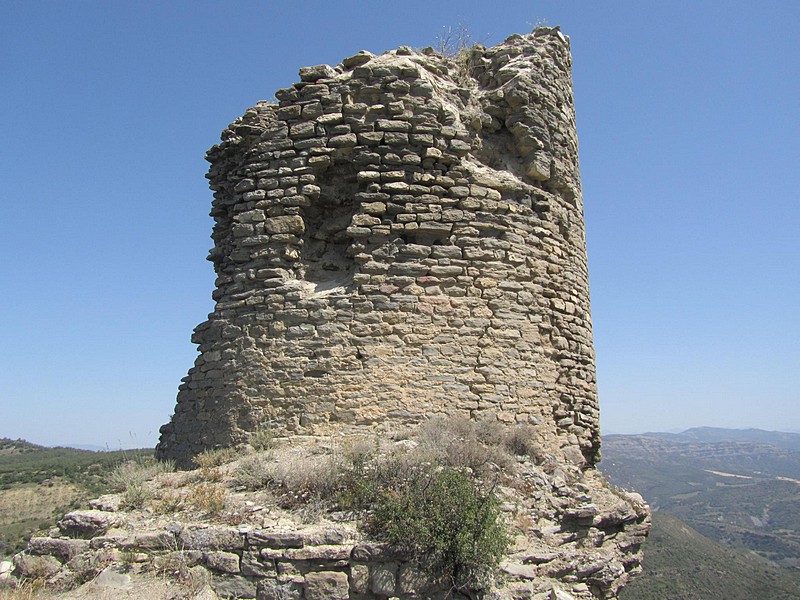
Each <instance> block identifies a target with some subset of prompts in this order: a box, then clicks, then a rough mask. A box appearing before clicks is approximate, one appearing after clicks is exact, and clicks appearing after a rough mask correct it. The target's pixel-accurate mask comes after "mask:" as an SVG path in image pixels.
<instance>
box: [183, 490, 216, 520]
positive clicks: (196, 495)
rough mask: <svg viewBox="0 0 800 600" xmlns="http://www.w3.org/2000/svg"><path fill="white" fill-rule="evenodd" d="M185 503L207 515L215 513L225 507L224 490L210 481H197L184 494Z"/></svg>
mask: <svg viewBox="0 0 800 600" xmlns="http://www.w3.org/2000/svg"><path fill="white" fill-rule="evenodd" d="M186 504H187V505H188V506H189V507H191V508H193V509H195V510H198V511H200V512H203V513H206V514H208V515H217V514H219V513H220V512H222V509H224V508H225V490H224V489H223V488H222V487H219V486H216V485H214V484H211V483H198V484H195V485H194V486H192V488H191V489H190V490H189V493H188V494H187V495H186Z"/></svg>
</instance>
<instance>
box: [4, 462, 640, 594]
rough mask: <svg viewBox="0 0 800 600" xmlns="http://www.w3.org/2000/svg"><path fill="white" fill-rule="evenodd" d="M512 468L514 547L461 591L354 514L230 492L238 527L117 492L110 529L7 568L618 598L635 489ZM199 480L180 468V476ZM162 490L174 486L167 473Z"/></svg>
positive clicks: (288, 586)
mask: <svg viewBox="0 0 800 600" xmlns="http://www.w3.org/2000/svg"><path fill="white" fill-rule="evenodd" d="M231 468H235V467H231ZM514 473H515V474H514V475H513V476H509V477H506V478H504V479H503V480H502V482H501V485H498V487H497V492H498V495H499V497H500V499H501V501H502V502H503V511H504V519H505V521H506V522H507V524H508V525H509V527H510V528H511V531H512V532H513V534H514V540H513V544H512V547H511V548H510V551H509V554H508V555H507V556H506V558H505V559H504V560H503V561H502V563H501V564H500V568H499V572H498V573H497V574H496V576H495V580H494V586H493V588H492V589H491V590H473V591H472V592H469V595H467V594H468V592H467V591H466V590H461V591H458V590H453V589H451V587H450V585H449V584H445V583H443V582H437V581H433V580H431V579H430V578H429V577H428V576H426V574H425V572H424V571H423V570H422V569H421V567H420V565H419V564H418V562H417V557H413V556H404V555H402V554H399V553H398V552H397V551H396V550H394V549H392V548H391V547H389V546H387V545H386V544H382V543H375V542H374V541H371V540H369V539H366V538H364V537H363V535H362V534H361V533H360V532H359V530H358V528H357V520H356V518H355V515H349V516H348V515H344V514H338V513H337V514H334V513H326V514H324V515H322V517H321V518H320V519H319V520H318V521H316V522H315V523H313V524H307V523H303V521H302V516H301V515H300V514H299V513H297V512H287V511H282V510H281V509H278V508H277V507H274V506H273V507H262V506H257V505H258V501H259V498H258V497H257V494H256V493H255V492H239V493H238V494H237V502H238V503H239V505H240V506H244V507H249V509H250V510H249V511H248V512H247V513H246V515H245V516H239V517H238V520H237V524H235V525H230V524H226V523H225V522H224V520H221V519H220V518H211V517H208V516H205V517H204V516H202V515H199V514H184V513H180V514H179V515H176V516H171V515H156V514H154V513H153V511H152V510H150V509H139V510H123V509H116V508H114V507H115V506H119V504H120V503H119V496H106V497H103V498H101V499H100V501H99V502H95V504H96V505H102V506H106V507H107V510H106V511H104V512H106V513H107V517H108V518H107V519H104V520H102V522H103V523H104V524H108V525H109V527H108V528H99V529H95V530H94V531H93V533H92V535H91V536H90V537H89V538H88V539H84V538H83V537H80V536H83V535H85V533H86V530H80V529H75V528H74V527H70V526H65V523H67V522H68V520H67V519H64V520H62V521H61V522H60V523H59V526H58V527H56V528H53V529H52V530H50V531H49V532H47V533H46V534H44V535H40V536H37V537H34V538H32V539H31V540H30V542H29V544H28V547H27V549H26V551H25V552H23V553H20V554H18V555H16V556H15V557H14V567H15V570H14V574H13V575H14V577H15V578H18V579H23V578H26V577H29V578H32V577H44V578H45V579H46V580H47V581H48V583H49V584H50V585H51V586H54V587H56V588H59V587H60V588H62V589H65V588H69V587H70V586H71V585H73V584H75V583H80V582H81V581H82V580H84V579H85V577H86V573H87V572H89V573H90V574H94V573H98V572H99V573H101V574H102V579H101V580H100V581H98V580H97V579H95V580H94V581H92V582H90V583H89V584H85V586H90V587H91V588H92V589H94V588H98V587H108V586H110V585H112V584H113V585H118V586H127V588H131V587H132V588H133V589H135V586H136V584H135V582H136V579H135V578H136V577H137V576H138V575H141V574H146V573H163V574H166V575H167V576H169V577H173V578H175V579H183V580H184V581H187V582H189V583H190V586H189V587H190V588H194V589H196V590H197V591H196V593H195V595H193V596H192V595H189V596H186V597H193V598H198V597H200V598H208V599H213V598H257V599H258V600H278V599H280V600H287V599H298V600H299V599H301V598H305V599H306V600H315V599H316V600H347V599H350V600H387V599H389V598H394V599H399V600H413V599H423V598H428V599H431V600H445V598H447V599H453V600H457V599H459V598H462V599H466V598H487V599H493V600H523V599H524V600H529V599H531V598H538V599H545V598H547V599H550V598H558V599H573V600H582V599H587V600H588V599H597V598H603V599H613V598H616V597H617V592H618V591H619V589H620V588H621V586H622V585H624V583H625V582H626V581H627V579H628V578H629V577H630V576H631V575H633V574H635V573H637V572H638V571H639V570H640V567H639V561H640V559H641V555H640V545H641V544H642V542H643V541H644V539H645V537H646V534H647V531H648V527H649V519H650V513H649V510H648V509H647V507H646V505H645V504H644V502H643V501H642V499H641V497H640V496H638V495H637V494H628V493H625V492H620V491H612V490H611V489H610V488H609V487H608V484H607V483H606V482H605V481H604V480H603V479H602V476H601V475H600V474H599V473H598V472H597V471H595V470H593V469H590V470H581V469H580V468H578V467H575V466H558V465H555V463H552V462H551V463H549V466H548V465H542V466H538V465H536V464H534V463H532V462H530V461H529V460H523V459H521V458H520V459H518V464H517V465H516V468H515V469H514ZM179 475H182V474H170V475H168V476H167V477H169V476H179ZM198 477H199V476H198V475H196V474H195V473H189V477H187V478H186V480H187V481H196V480H198ZM162 486H163V489H166V490H172V489H174V484H172V483H169V480H164V481H162ZM256 507H257V508H258V509H259V510H253V508H256ZM79 512H91V513H94V512H95V511H79ZM71 514H72V515H73V519H74V518H75V514H76V513H71ZM81 518H82V517H81ZM93 522H100V520H99V519H93ZM132 578H133V579H132ZM131 581H133V583H131ZM115 582H116V583H115ZM85 586H84V587H85ZM79 589H81V588H79ZM78 597H80V596H78Z"/></svg>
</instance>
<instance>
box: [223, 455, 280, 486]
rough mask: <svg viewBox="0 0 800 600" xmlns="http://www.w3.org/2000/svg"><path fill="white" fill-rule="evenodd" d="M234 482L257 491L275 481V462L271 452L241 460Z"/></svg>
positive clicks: (234, 475)
mask: <svg viewBox="0 0 800 600" xmlns="http://www.w3.org/2000/svg"><path fill="white" fill-rule="evenodd" d="M233 482H234V484H235V485H239V486H241V487H243V488H245V489H246V490H250V491H256V490H260V489H263V488H266V487H268V486H269V485H270V484H272V483H273V482H275V463H274V461H273V459H272V455H271V454H266V453H259V454H254V455H252V456H248V457H246V458H243V459H242V460H241V461H239V464H238V465H237V466H236V470H235V471H234V473H233Z"/></svg>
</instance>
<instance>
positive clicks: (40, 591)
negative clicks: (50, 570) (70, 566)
mask: <svg viewBox="0 0 800 600" xmlns="http://www.w3.org/2000/svg"><path fill="white" fill-rule="evenodd" d="M44 585H45V584H44V580H43V579H31V580H28V581H25V582H22V583H20V584H19V585H17V586H15V585H13V584H11V583H10V582H4V581H0V600H33V599H34V598H53V594H51V593H49V592H47V591H46V590H45V587H44Z"/></svg>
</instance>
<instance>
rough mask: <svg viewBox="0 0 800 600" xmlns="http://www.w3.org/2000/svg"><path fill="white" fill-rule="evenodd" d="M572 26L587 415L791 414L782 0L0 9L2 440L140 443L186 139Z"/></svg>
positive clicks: (155, 410) (607, 419)
mask: <svg viewBox="0 0 800 600" xmlns="http://www.w3.org/2000/svg"><path fill="white" fill-rule="evenodd" d="M543 21H544V22H546V23H547V24H549V25H561V27H562V30H563V31H564V32H565V33H566V34H568V35H569V36H570V37H571V39H572V50H573V60H574V82H575V94H576V105H577V110H578V133H579V137H580V143H581V148H580V151H581V169H582V176H583V188H584V201H585V206H586V223H587V239H588V246H589V260H590V276H591V286H592V304H593V317H594V324H595V344H596V350H597V366H598V380H599V389H600V401H601V411H602V423H603V428H604V430H606V431H615V432H640V431H646V430H667V429H677V428H684V427H689V426H694V425H716V426H726V427H748V426H753V427H761V428H766V429H783V430H800V411H799V410H798V400H799V399H800V397H799V394H798V391H797V390H798V388H797V377H798V374H800V317H798V314H800V310H798V306H797V305H798V302H797V299H798V292H800V242H798V232H800V207H799V206H798V201H797V198H798V190H799V189H800V166H799V165H798V163H799V162H800V110H799V108H798V107H800V36H799V35H798V24H800V3H798V2H790V1H788V0H787V1H782V2H774V1H765V2H763V1H762V2H757V3H754V2H736V1H727V2H710V1H707V2H698V1H692V2H690V1H685V2H678V1H676V2H663V1H661V2H648V1H641V0H638V1H635V2H628V1H615V2H595V1H585V2H578V1H571V2H568V1H564V0H561V1H553V2H538V1H526V2H472V1H466V0H461V1H459V2H451V1H436V2H433V1H425V2H420V1H416V0H414V1H405V2H381V1H374V0H373V1H364V2H352V1H337V2H331V1H329V0H327V1H319V0H307V1H305V2H295V1H289V0H286V1H281V2H268V1H260V2H255V1H251V2H221V1H217V2H210V1H205V0H192V1H183V2H181V1H170V2H150V1H139V2H122V1H116V2H112V1H105V0H103V1H101V0H96V1H86V0H75V1H73V2H66V1H62V2H40V1H36V0H25V1H15V0H4V1H3V2H1V3H0V57H2V58H0V74H1V75H2V80H1V81H2V83H1V84H0V132H2V136H3V143H2V146H1V147H0V178H1V179H2V187H0V203H2V217H0V228H1V233H0V250H1V251H2V262H0V285H2V296H1V297H2V301H1V302H2V304H0V336H1V337H0V340H1V341H0V436H6V437H13V438H16V437H23V438H26V439H29V440H31V441H34V442H38V443H43V444H58V443H61V444H63V443H83V444H97V445H102V446H105V445H108V446H109V447H118V446H120V445H122V446H128V447H129V446H145V445H151V444H154V443H155V441H156V439H157V435H158V427H159V426H160V425H161V424H163V423H164V422H166V420H167V419H168V417H169V415H170V413H171V411H172V410H173V407H174V401H175V393H176V389H177V385H178V383H179V381H180V379H181V377H183V376H184V375H185V374H186V371H187V370H188V368H189V367H190V366H191V364H192V362H193V360H194V357H195V354H196V351H195V347H194V346H193V345H192V344H191V343H190V341H189V338H190V334H191V330H192V328H193V327H194V326H195V325H197V324H198V323H200V322H201V321H203V320H204V319H205V318H206V314H207V313H208V312H210V311H211V310H212V302H211V291H212V288H213V281H214V275H213V270H212V266H211V263H208V262H206V261H205V260H204V258H205V256H206V253H207V250H208V249H209V247H210V246H211V240H210V238H209V234H210V231H211V225H212V221H211V219H210V217H208V211H209V208H210V201H211V193H210V192H209V191H208V189H207V187H206V181H205V179H204V173H205V171H206V163H205V162H204V160H203V154H204V152H205V150H206V148H208V147H209V146H211V145H212V144H214V143H215V142H216V141H217V140H218V136H219V132H220V131H221V130H222V128H223V127H224V126H225V125H227V124H228V123H229V122H230V121H232V120H233V119H235V118H236V117H237V116H239V115H240V114H241V113H242V112H243V111H244V110H245V109H246V108H247V107H249V106H251V105H253V104H254V103H255V102H256V101H257V100H259V99H271V98H272V95H273V93H274V91H275V90H276V89H277V88H280V87H285V86H288V85H290V84H291V83H293V82H294V81H296V80H297V69H298V68H299V67H300V66H303V65H313V64H319V63H329V64H336V63H338V62H339V61H340V60H341V59H342V58H344V57H346V56H349V55H351V54H354V53H355V52H356V51H358V50H360V49H362V48H363V49H367V50H370V51H372V52H375V53H379V52H382V51H384V50H388V49H391V48H394V47H397V46H398V45H402V44H407V45H410V46H415V47H423V46H426V45H429V44H435V42H436V39H437V36H438V35H440V34H441V32H442V30H443V28H444V27H447V26H457V25H458V24H459V23H461V24H463V25H464V26H465V27H466V28H467V29H469V30H470V31H471V33H472V35H473V37H474V39H475V40H476V41H478V42H482V43H485V44H487V45H490V44H493V43H497V42H499V41H501V40H502V39H504V38H505V37H507V36H508V35H510V34H511V33H514V32H528V31H530V30H531V29H532V27H533V25H535V24H537V23H540V22H543Z"/></svg>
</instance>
